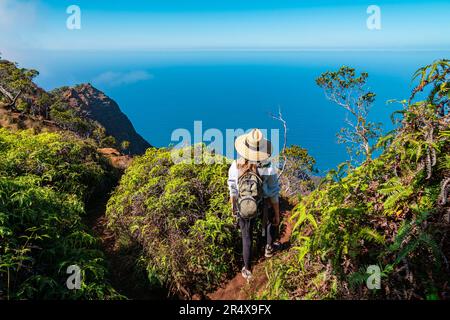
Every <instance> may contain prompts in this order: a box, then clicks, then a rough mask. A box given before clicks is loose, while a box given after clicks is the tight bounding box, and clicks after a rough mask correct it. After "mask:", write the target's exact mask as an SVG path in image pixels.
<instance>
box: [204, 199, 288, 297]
mask: <svg viewBox="0 0 450 320" xmlns="http://www.w3.org/2000/svg"><path fill="white" fill-rule="evenodd" d="M281 216H282V222H281V232H280V243H281V248H282V250H284V249H285V248H288V247H289V239H290V236H291V233H292V225H291V224H290V222H289V217H290V211H288V210H283V208H281ZM266 259H267V258H265V257H264V256H263V257H262V258H260V259H259V260H258V261H257V262H256V263H255V265H254V267H253V270H252V273H253V278H252V279H251V280H250V282H249V283H247V280H245V279H244V278H243V277H242V275H241V273H240V272H239V273H237V274H236V276H235V277H234V278H233V279H231V280H229V281H228V282H227V283H226V284H225V285H224V286H223V287H221V288H219V289H217V290H216V291H214V292H212V293H210V294H208V295H207V298H208V299H211V300H248V299H251V298H252V295H254V294H257V293H261V291H263V290H264V289H265V285H266V283H267V276H266V271H265V268H264V262H265V261H266Z"/></svg>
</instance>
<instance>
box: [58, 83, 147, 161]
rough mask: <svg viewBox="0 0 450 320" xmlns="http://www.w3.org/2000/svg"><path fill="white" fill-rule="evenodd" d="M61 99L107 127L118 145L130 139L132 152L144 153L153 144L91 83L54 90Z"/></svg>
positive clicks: (107, 130)
mask: <svg viewBox="0 0 450 320" xmlns="http://www.w3.org/2000/svg"><path fill="white" fill-rule="evenodd" d="M53 93H54V94H55V95H57V96H58V98H59V100H60V101H61V102H63V103H66V104H68V105H69V106H70V107H71V108H76V109H78V110H81V111H82V112H83V113H85V114H86V116H87V117H89V118H91V119H92V120H94V121H96V122H98V123H99V124H100V125H101V126H103V127H104V128H105V129H106V134H108V135H110V136H113V137H114V138H115V139H116V142H117V144H118V145H120V144H121V143H122V142H123V141H129V142H130V146H129V149H128V152H129V153H130V154H142V153H144V152H145V150H146V149H147V148H149V147H151V145H150V144H149V143H148V142H147V141H146V140H145V139H144V138H142V136H140V135H139V134H138V133H137V132H136V130H135V129H134V127H133V124H132V123H131V121H130V120H129V119H128V117H127V116H126V115H125V114H124V113H123V112H122V111H121V110H120V108H119V106H118V105H117V103H116V102H115V101H114V100H112V99H111V98H109V97H108V96H107V95H105V93H103V92H102V91H100V90H98V89H96V88H94V87H93V86H92V85H91V84H81V85H77V86H75V87H64V88H60V89H57V90H55V91H54V92H53Z"/></svg>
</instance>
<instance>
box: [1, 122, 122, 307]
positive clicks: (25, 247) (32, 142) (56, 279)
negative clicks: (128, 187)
mask: <svg viewBox="0 0 450 320" xmlns="http://www.w3.org/2000/svg"><path fill="white" fill-rule="evenodd" d="M0 154H1V157H2V162H1V163H0V298H2V297H4V298H6V299H24V298H28V299H72V298H85V299H88V298H91V299H100V298H114V297H119V296H118V294H117V293H116V292H115V290H114V289H113V288H112V287H111V286H110V285H109V284H108V282H107V281H106V274H107V270H106V263H105V261H104V258H103V254H102V253H101V251H100V250H99V246H98V243H97V239H96V238H94V237H93V236H92V235H90V234H89V233H88V232H87V231H86V228H85V226H84V224H83V222H82V217H83V215H84V214H85V209H84V201H83V200H84V199H86V198H87V197H88V195H89V194H90V193H92V192H93V190H94V187H95V186H96V185H97V184H99V182H100V181H101V180H102V179H105V178H106V177H107V175H108V174H109V173H108V167H107V166H106V165H105V163H103V161H102V160H101V158H100V157H99V156H98V154H97V152H96V150H95V147H94V145H90V144H89V143H88V142H84V141H81V140H79V139H77V138H74V137H73V136H71V135H63V134H56V133H41V134H38V135H33V133H32V131H31V130H30V131H19V132H16V133H12V132H9V131H7V130H5V129H0ZM69 265H78V266H79V267H80V268H81V270H82V278H83V281H82V287H81V289H80V290H68V289H67V287H66V279H67V277H68V275H67V274H66V268H67V267H68V266H69Z"/></svg>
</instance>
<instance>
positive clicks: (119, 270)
mask: <svg viewBox="0 0 450 320" xmlns="http://www.w3.org/2000/svg"><path fill="white" fill-rule="evenodd" d="M108 196H109V195H104V196H103V197H99V198H96V199H95V200H94V201H91V202H89V203H88V205H87V208H86V209H87V210H86V211H87V221H86V222H87V225H88V226H89V228H90V229H91V230H93V233H94V235H95V236H97V237H98V238H99V239H100V242H101V243H100V244H101V247H102V250H103V252H104V254H105V257H106V260H107V262H108V264H109V268H108V269H109V272H110V276H109V279H110V282H111V284H112V286H113V287H114V288H115V289H116V290H117V291H118V292H119V293H120V294H122V295H124V296H126V297H127V298H129V299H137V300H155V299H157V300H159V299H167V292H166V291H165V290H163V289H161V290H155V289H151V288H149V287H148V286H147V287H146V286H145V283H146V278H145V275H144V274H142V275H139V274H138V272H137V271H136V269H137V268H136V265H135V261H136V250H134V249H133V248H130V249H128V250H119V249H118V248H117V247H116V245H115V243H116V241H115V237H114V234H113V233H112V232H111V231H110V230H108V228H107V227H106V226H107V219H106V216H105V213H106V204H107V202H108Z"/></svg>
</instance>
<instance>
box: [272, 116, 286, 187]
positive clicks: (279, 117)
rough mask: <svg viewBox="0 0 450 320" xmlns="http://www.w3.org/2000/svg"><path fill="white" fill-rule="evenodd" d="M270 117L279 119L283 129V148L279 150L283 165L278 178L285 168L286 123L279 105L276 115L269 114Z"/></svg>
mask: <svg viewBox="0 0 450 320" xmlns="http://www.w3.org/2000/svg"><path fill="white" fill-rule="evenodd" d="M271 117H272V118H273V119H275V120H278V121H280V122H281V123H282V124H283V129H284V141H283V149H282V151H281V153H282V154H283V167H282V168H281V171H280V173H279V174H278V180H279V179H280V178H281V176H282V175H283V173H284V169H285V168H286V162H287V156H286V152H285V151H286V147H287V123H286V120H284V118H283V114H282V113H281V108H280V107H278V116H275V115H274V114H271Z"/></svg>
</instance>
